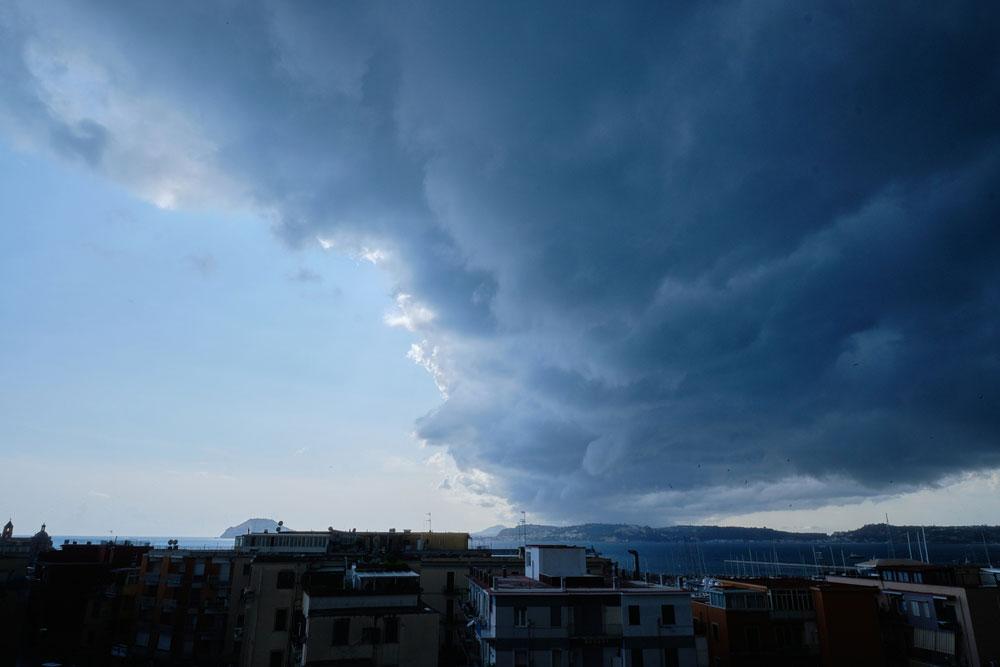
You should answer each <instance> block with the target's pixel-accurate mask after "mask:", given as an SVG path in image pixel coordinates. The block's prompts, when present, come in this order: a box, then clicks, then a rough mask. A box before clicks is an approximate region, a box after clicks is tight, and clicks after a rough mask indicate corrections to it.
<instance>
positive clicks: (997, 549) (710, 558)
mask: <svg viewBox="0 0 1000 667" xmlns="http://www.w3.org/2000/svg"><path fill="white" fill-rule="evenodd" d="M540 543H541V542H540ZM519 545H520V543H518V542H505V541H498V540H491V539H489V538H476V539H474V540H473V546H484V547H487V548H493V549H504V548H507V549H509V548H513V547H517V546H519ZM577 546H585V547H592V548H593V549H594V550H595V551H596V552H597V553H599V554H600V555H602V556H606V557H608V558H610V559H612V560H614V561H616V562H618V564H619V565H620V566H622V567H623V568H625V569H628V570H631V569H632V568H633V563H634V559H633V556H632V555H631V554H629V553H628V551H629V550H630V549H634V550H635V551H637V552H638V553H639V568H640V570H642V571H643V572H650V573H653V574H664V575H685V576H692V575H697V576H711V575H716V576H737V575H749V576H755V575H756V576H760V575H763V576H767V575H809V574H814V573H815V572H816V571H817V570H822V571H830V570H837V569H846V568H847V567H850V566H852V565H854V564H856V563H858V562H860V561H864V560H869V559H871V558H888V557H890V556H892V557H895V558H917V559H919V556H918V553H917V546H916V543H915V542H914V543H913V544H911V545H910V546H909V547H907V545H906V543H903V544H901V545H900V544H894V545H889V544H878V543H872V542H777V541H775V542H771V541H766V542H764V541H735V540H713V541H704V542H641V541H636V542H594V543H581V544H578V545H577ZM928 554H929V555H930V560H931V561H932V562H934V563H948V564H959V563H976V564H980V563H981V564H983V565H986V564H988V563H990V562H992V563H995V564H1000V545H997V544H991V545H988V546H984V545H983V544H940V545H935V544H930V545H928Z"/></svg>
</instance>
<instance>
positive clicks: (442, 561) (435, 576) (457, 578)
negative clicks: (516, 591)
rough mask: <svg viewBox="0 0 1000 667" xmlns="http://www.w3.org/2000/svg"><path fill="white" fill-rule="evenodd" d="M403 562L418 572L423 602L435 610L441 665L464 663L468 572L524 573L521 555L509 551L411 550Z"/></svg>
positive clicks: (465, 653) (465, 657) (466, 633)
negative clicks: (438, 626) (437, 619)
mask: <svg viewBox="0 0 1000 667" xmlns="http://www.w3.org/2000/svg"><path fill="white" fill-rule="evenodd" d="M405 563H406V565H407V566H409V567H410V569H412V570H413V571H414V572H417V573H419V574H420V589H421V595H422V598H423V601H424V603H425V604H426V605H427V606H428V607H430V608H431V609H434V610H435V611H437V612H438V615H439V618H440V629H439V637H440V640H441V646H440V659H441V662H442V664H447V665H464V664H467V662H468V648H467V647H466V645H465V639H466V636H467V635H468V632H467V628H466V622H467V621H468V619H467V617H466V614H465V610H464V608H463V605H464V603H465V602H466V601H467V600H468V597H469V573H470V571H471V570H473V569H475V570H478V571H481V572H491V573H492V572H495V573H497V574H502V575H504V576H507V575H516V574H523V573H524V558H523V556H522V555H521V554H519V553H518V552H517V551H516V550H515V551H514V552H513V553H498V554H494V553H491V552H489V551H485V550H468V551H454V552H447V551H430V552H411V553H410V554H408V555H407V556H406V559H405Z"/></svg>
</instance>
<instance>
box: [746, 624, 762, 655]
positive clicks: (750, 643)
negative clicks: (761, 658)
mask: <svg viewBox="0 0 1000 667" xmlns="http://www.w3.org/2000/svg"><path fill="white" fill-rule="evenodd" d="M746 638H747V650H750V651H756V650H758V649H760V628H758V627H757V626H756V625H748V626H747V627H746Z"/></svg>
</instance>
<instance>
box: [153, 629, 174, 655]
mask: <svg viewBox="0 0 1000 667" xmlns="http://www.w3.org/2000/svg"><path fill="white" fill-rule="evenodd" d="M173 639H174V638H173V635H171V634H170V633H169V632H164V633H161V634H160V636H159V637H158V638H157V640H156V648H157V649H159V650H161V651H169V650H170V644H171V643H173Z"/></svg>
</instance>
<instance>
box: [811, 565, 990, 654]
mask: <svg viewBox="0 0 1000 667" xmlns="http://www.w3.org/2000/svg"><path fill="white" fill-rule="evenodd" d="M858 567H859V568H860V569H859V574H858V576H852V577H834V576H830V577H827V580H828V581H836V582H843V583H850V584H853V585H857V586H866V587H870V588H872V589H874V590H876V591H878V595H879V599H880V603H881V609H882V633H883V639H884V643H885V644H886V645H887V646H888V647H889V648H888V651H889V652H890V656H891V657H892V658H893V659H892V661H891V662H890V664H893V665H967V666H968V667H1000V587H998V585H997V579H998V576H997V571H995V570H992V569H991V568H981V567H979V566H975V565H968V566H957V565H937V564H932V563H924V562H921V561H916V560H910V559H903V558H898V559H886V558H883V559H877V560H872V561H867V562H864V563H859V564H858Z"/></svg>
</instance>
